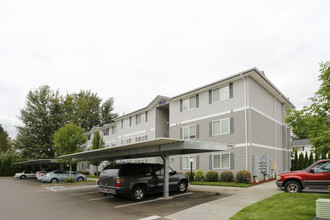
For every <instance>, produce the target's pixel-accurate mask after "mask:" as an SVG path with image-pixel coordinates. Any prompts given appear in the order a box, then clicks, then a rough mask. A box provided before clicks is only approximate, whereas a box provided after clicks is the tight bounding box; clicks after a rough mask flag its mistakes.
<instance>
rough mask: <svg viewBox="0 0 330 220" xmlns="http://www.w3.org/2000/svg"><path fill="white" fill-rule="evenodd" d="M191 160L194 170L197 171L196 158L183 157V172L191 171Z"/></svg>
mask: <svg viewBox="0 0 330 220" xmlns="http://www.w3.org/2000/svg"><path fill="white" fill-rule="evenodd" d="M191 158H192V159H193V163H192V168H193V169H196V156H182V169H183V170H189V169H191V166H190V163H191V162H190V159H191Z"/></svg>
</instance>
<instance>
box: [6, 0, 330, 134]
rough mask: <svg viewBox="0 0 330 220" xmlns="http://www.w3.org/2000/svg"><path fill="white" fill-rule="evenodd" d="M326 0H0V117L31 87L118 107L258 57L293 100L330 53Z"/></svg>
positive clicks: (300, 100)
mask: <svg viewBox="0 0 330 220" xmlns="http://www.w3.org/2000/svg"><path fill="white" fill-rule="evenodd" d="M329 8H330V1H328V0H324V1H321V0H314V1H310V0H308V1H302V0H299V1H289V0H285V1H278V0H277V1H264V0H262V1H246V0H243V1H233V0H231V1H220V0H215V1H207V0H203V1H193V0H187V1H181V0H174V1H169V0H166V1H157V0H150V1H141V0H132V1H123V0H118V1H111V0H99V1H91V0H90V1H83V0H77V1H71V0H64V1H59V0H57V1H46V0H42V1H31V0H29V1H26V0H21V1H20V0H15V1H12V0H1V1H0V74H1V75H0V76H1V77H0V123H1V124H2V126H3V127H4V129H5V130H7V132H8V133H9V134H10V136H11V137H12V138H15V136H16V134H17V131H16V129H15V125H20V123H21V122H20V121H19V120H18V118H17V116H18V115H19V109H20V108H23V107H24V105H25V99H26V95H27V93H28V91H29V90H31V89H37V88H38V87H40V86H41V85H49V86H50V87H51V88H52V89H54V90H57V89H59V90H60V93H61V94H63V95H64V94H66V93H72V92H79V91H80V90H81V89H85V90H89V89H90V90H91V91H92V92H96V93H97V94H98V95H99V96H100V97H101V98H103V100H105V99H107V98H109V97H114V98H115V111H116V112H118V113H120V114H122V113H124V112H125V113H129V112H131V111H134V110H137V109H139V108H142V107H145V106H146V105H147V104H148V103H149V102H151V101H152V99H153V98H155V97H156V96H157V95H164V96H169V97H171V96H174V95H177V94H180V93H182V92H185V91H188V90H191V89H194V88H196V87H199V86H203V85H205V84H208V83H211V82H213V81H217V80H220V79H222V78H224V77H227V76H230V75H233V74H236V73H238V72H241V71H244V70H246V69H249V68H252V67H257V68H258V69H259V70H262V71H264V72H265V74H266V76H267V77H268V78H269V79H270V81H271V82H273V84H275V86H276V87H277V88H279V89H280V90H281V92H282V93H284V95H286V96H287V97H289V98H290V100H291V101H292V102H293V104H295V106H296V107H297V108H298V109H300V108H301V107H302V106H303V105H306V104H308V101H307V98H308V97H311V96H313V94H314V92H315V91H316V90H317V89H318V87H319V85H320V83H319V82H318V80H317V76H318V75H319V72H318V69H319V63H320V62H324V61H326V60H330V13H329Z"/></svg>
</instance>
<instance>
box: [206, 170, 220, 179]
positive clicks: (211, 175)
mask: <svg viewBox="0 0 330 220" xmlns="http://www.w3.org/2000/svg"><path fill="white" fill-rule="evenodd" d="M218 180H219V174H218V172H215V171H209V172H207V173H206V181H207V182H217V181H218Z"/></svg>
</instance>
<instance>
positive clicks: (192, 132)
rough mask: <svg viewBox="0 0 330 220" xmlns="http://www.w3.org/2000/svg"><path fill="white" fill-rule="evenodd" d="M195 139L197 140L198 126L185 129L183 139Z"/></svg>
mask: <svg viewBox="0 0 330 220" xmlns="http://www.w3.org/2000/svg"><path fill="white" fill-rule="evenodd" d="M194 138H196V125H192V126H188V127H184V128H183V139H194Z"/></svg>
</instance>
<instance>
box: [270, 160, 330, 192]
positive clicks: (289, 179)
mask: <svg viewBox="0 0 330 220" xmlns="http://www.w3.org/2000/svg"><path fill="white" fill-rule="evenodd" d="M276 185H277V186H278V187H280V188H282V187H284V188H285V192H291V193H296V192H301V190H303V189H305V188H309V189H327V188H328V187H329V185H330V159H327V160H319V161H316V162H315V163H313V164H312V165H311V166H309V167H307V168H306V169H304V170H301V171H292V172H287V173H282V174H280V175H279V176H278V177H277V181H276Z"/></svg>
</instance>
